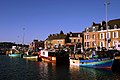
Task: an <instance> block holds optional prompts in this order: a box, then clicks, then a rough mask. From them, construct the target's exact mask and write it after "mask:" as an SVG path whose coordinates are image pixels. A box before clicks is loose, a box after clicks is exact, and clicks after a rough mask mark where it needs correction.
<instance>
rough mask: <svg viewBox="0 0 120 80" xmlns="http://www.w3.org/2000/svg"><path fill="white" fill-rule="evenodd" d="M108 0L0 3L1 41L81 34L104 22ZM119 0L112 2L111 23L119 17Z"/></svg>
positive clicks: (1, 0) (6, 0)
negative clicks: (70, 33)
mask: <svg viewBox="0 0 120 80" xmlns="http://www.w3.org/2000/svg"><path fill="white" fill-rule="evenodd" d="M104 1H105V0H99V1H98V0H0V28H1V29H0V42H6V41H7V42H16V43H22V42H23V34H24V43H25V44H28V43H30V42H32V41H33V40H34V39H38V40H45V39H46V38H47V36H48V35H49V34H56V33H59V32H60V31H61V30H62V31H63V32H64V33H68V32H82V31H83V30H84V29H85V28H86V27H90V26H91V25H92V22H95V23H100V22H101V21H103V20H104V21H105V19H106V13H105V5H104ZM119 3H120V0H110V5H109V6H108V21H109V20H112V19H118V18H120V15H119V14H120V11H119V8H120V5H119Z"/></svg>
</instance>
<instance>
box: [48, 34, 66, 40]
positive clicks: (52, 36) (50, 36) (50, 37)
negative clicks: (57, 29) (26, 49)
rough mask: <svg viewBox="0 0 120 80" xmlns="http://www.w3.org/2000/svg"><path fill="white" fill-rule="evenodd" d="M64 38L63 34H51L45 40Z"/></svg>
mask: <svg viewBox="0 0 120 80" xmlns="http://www.w3.org/2000/svg"><path fill="white" fill-rule="evenodd" d="M65 38H66V35H65V34H53V35H49V36H48V38H47V40H54V39H65Z"/></svg>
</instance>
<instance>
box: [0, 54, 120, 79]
mask: <svg viewBox="0 0 120 80" xmlns="http://www.w3.org/2000/svg"><path fill="white" fill-rule="evenodd" d="M0 80H120V74H119V73H113V72H112V71H111V70H101V69H92V68H84V67H77V66H71V65H70V66H63V65H61V66H60V65H59V66H56V65H55V64H53V63H47V62H37V61H29V60H25V59H22V58H10V57H8V56H5V55H1V56H0Z"/></svg>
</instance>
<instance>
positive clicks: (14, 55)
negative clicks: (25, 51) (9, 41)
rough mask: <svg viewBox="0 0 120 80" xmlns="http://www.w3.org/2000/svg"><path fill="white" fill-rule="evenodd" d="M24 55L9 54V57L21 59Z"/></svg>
mask: <svg viewBox="0 0 120 80" xmlns="http://www.w3.org/2000/svg"><path fill="white" fill-rule="evenodd" d="M21 55H22V54H8V56H9V57H21Z"/></svg>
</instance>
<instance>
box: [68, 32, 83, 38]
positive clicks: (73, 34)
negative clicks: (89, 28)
mask: <svg viewBox="0 0 120 80" xmlns="http://www.w3.org/2000/svg"><path fill="white" fill-rule="evenodd" d="M69 34H70V37H79V35H80V37H82V33H80V32H76V33H73V32H70V33H69Z"/></svg>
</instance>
